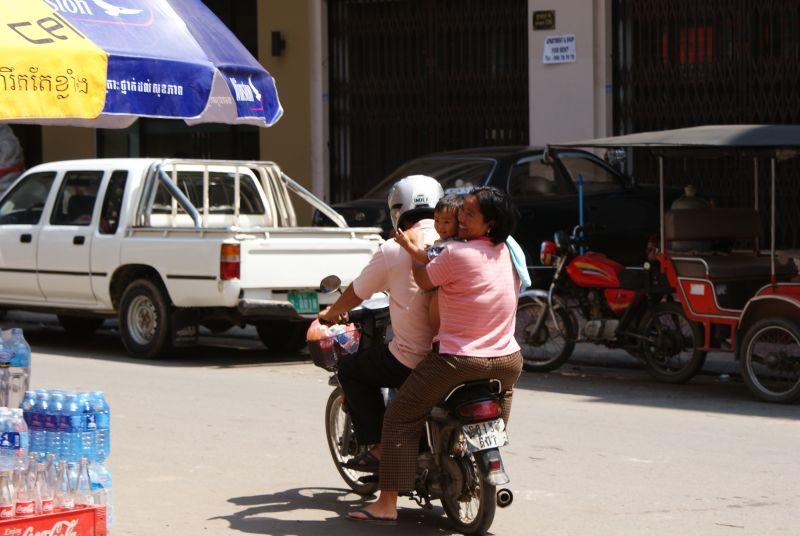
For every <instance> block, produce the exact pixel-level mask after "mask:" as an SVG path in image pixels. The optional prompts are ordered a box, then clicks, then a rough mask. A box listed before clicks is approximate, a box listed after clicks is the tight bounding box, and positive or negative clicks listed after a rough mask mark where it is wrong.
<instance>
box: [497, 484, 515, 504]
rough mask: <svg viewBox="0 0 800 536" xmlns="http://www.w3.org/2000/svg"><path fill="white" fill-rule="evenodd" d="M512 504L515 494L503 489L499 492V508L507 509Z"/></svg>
mask: <svg viewBox="0 0 800 536" xmlns="http://www.w3.org/2000/svg"><path fill="white" fill-rule="evenodd" d="M512 502H514V494H513V493H511V490H510V489H507V488H503V489H501V490H498V491H497V506H499V507H500V508H505V507H506V506H510V505H511V503H512Z"/></svg>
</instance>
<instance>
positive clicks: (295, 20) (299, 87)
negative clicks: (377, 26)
mask: <svg viewBox="0 0 800 536" xmlns="http://www.w3.org/2000/svg"><path fill="white" fill-rule="evenodd" d="M323 8H324V6H323V2H322V0H296V1H295V0H293V1H291V2H288V1H286V0H261V1H260V2H259V3H258V18H259V21H260V22H259V44H258V45H259V58H260V60H261V63H262V64H263V65H264V66H265V67H266V68H267V70H268V71H269V72H270V73H271V74H272V76H274V77H275V80H276V83H277V86H278V94H279V96H280V99H281V103H282V104H283V109H284V116H283V118H282V119H281V120H280V121H278V123H277V124H276V125H275V126H273V127H271V128H269V129H264V130H262V131H261V156H262V158H264V159H267V160H273V161H275V162H276V163H277V164H278V165H280V166H281V168H283V170H284V171H285V172H286V174H287V175H289V176H290V177H292V178H293V179H295V180H296V181H298V182H299V183H300V184H302V185H303V186H305V187H306V188H308V189H309V190H312V191H313V192H314V193H315V194H317V195H319V196H322V197H324V196H325V194H326V192H327V181H326V180H325V168H326V161H327V157H326V154H325V145H326V143H325V139H326V136H327V128H326V120H325V117H324V114H323V95H324V92H325V90H324V88H325V86H326V82H325V80H324V77H323V72H322V66H323V63H324V55H323V48H324V41H325V40H324V36H325V33H326V32H324V31H323V22H324V16H323V15H324V13H323ZM273 31H280V32H281V34H282V36H283V39H284V40H285V41H286V48H285V50H284V51H283V53H282V54H281V55H280V56H278V57H275V56H273V55H272V50H271V36H272V32H273ZM310 215H311V212H310V210H307V211H304V212H303V213H302V214H299V215H298V216H299V217H301V218H302V219H303V221H304V222H305V223H309V222H310Z"/></svg>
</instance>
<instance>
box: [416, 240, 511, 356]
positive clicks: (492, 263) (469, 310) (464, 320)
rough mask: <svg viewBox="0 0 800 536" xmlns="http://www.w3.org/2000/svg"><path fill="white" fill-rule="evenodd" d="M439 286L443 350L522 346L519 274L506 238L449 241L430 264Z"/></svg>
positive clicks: (496, 352)
mask: <svg viewBox="0 0 800 536" xmlns="http://www.w3.org/2000/svg"><path fill="white" fill-rule="evenodd" d="M427 269H428V276H429V277H430V279H431V282H432V283H433V284H434V285H436V286H438V287H439V316H440V317H441V326H440V327H439V335H438V339H439V351H440V352H441V353H443V354H454V355H464V356H476V357H499V356H503V355H508V354H513V353H514V352H517V351H519V345H518V344H517V341H516V340H515V339H514V327H515V324H516V322H515V319H516V312H517V289H519V278H518V276H517V275H516V272H515V271H514V265H513V263H512V261H511V255H510V254H509V252H508V248H507V247H506V245H505V244H497V245H495V244H492V243H491V242H490V241H489V240H485V239H476V240H470V241H468V242H451V243H449V244H448V245H447V248H446V249H445V250H444V251H443V252H442V254H441V255H439V256H438V257H436V258H435V259H433V260H432V261H431V262H430V263H429V264H428V267H427Z"/></svg>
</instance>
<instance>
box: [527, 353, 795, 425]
mask: <svg viewBox="0 0 800 536" xmlns="http://www.w3.org/2000/svg"><path fill="white" fill-rule="evenodd" d="M516 388H517V389H526V390H531V391H543V392H550V393H559V394H566V395H574V396H579V397H584V398H586V400H587V401H588V402H602V403H608V404H627V405H635V406H649V407H657V408H669V409H679V410H687V411H702V412H710V413H728V414H737V415H747V416H757V417H765V418H772V419H790V420H800V405H798V404H793V405H782V404H768V403H766V402H761V401H760V400H757V399H756V398H755V397H754V396H753V395H752V394H751V393H750V391H749V390H748V389H747V387H746V386H745V385H744V383H743V382H742V380H741V377H740V376H739V374H738V372H736V371H735V364H734V362H733V358H732V357H731V356H730V355H720V356H716V355H715V356H709V361H708V362H707V364H706V367H705V369H704V373H702V374H699V375H698V376H696V377H695V378H693V379H692V380H691V381H689V382H688V383H686V384H683V385H672V384H666V383H661V382H658V381H657V380H654V379H653V378H651V377H650V375H648V374H647V372H646V371H645V370H644V369H643V367H641V366H640V365H639V364H638V362H637V361H636V360H635V359H634V358H632V357H630V356H623V355H620V354H619V353H614V354H602V353H601V354H599V355H591V356H589V355H586V353H585V352H584V353H583V354H579V355H577V356H576V357H575V358H574V359H572V360H571V361H570V362H568V363H567V364H566V365H564V366H563V367H561V368H560V369H558V370H556V371H553V372H550V373H535V372H529V373H523V374H522V376H521V377H520V379H519V381H518V382H517V385H516Z"/></svg>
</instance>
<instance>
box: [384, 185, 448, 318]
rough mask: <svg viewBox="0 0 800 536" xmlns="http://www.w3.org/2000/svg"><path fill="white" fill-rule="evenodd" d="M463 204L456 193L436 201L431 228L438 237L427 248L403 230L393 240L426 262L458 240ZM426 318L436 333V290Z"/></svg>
mask: <svg viewBox="0 0 800 536" xmlns="http://www.w3.org/2000/svg"><path fill="white" fill-rule="evenodd" d="M463 204H464V198H463V197H462V196H460V195H456V194H449V195H446V196H444V197H442V198H441V199H440V200H439V202H438V203H436V208H434V212H433V228H434V229H435V230H436V232H437V233H438V234H439V239H438V240H437V241H436V242H434V243H433V245H432V246H430V247H429V248H427V249H425V248H423V247H422V245H421V240H420V238H421V237H420V236H418V235H415V234H413V233H409V234H406V233H404V232H403V231H398V232H397V236H396V237H395V240H396V241H397V243H398V244H400V246H402V247H403V249H405V250H406V251H408V252H409V253H410V254H411V258H412V259H414V260H415V261H417V262H420V263H423V264H427V263H428V262H429V261H430V260H431V259H433V258H434V257H437V256H438V255H439V254H440V253H441V252H442V251H443V250H444V248H445V245H446V243H447V242H450V241H453V240H458V211H459V209H460V208H461V205H463ZM428 319H429V320H430V323H431V326H432V327H433V330H434V332H436V333H438V332H439V299H438V296H437V292H436V291H433V295H432V296H431V303H430V306H429V308H428Z"/></svg>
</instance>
